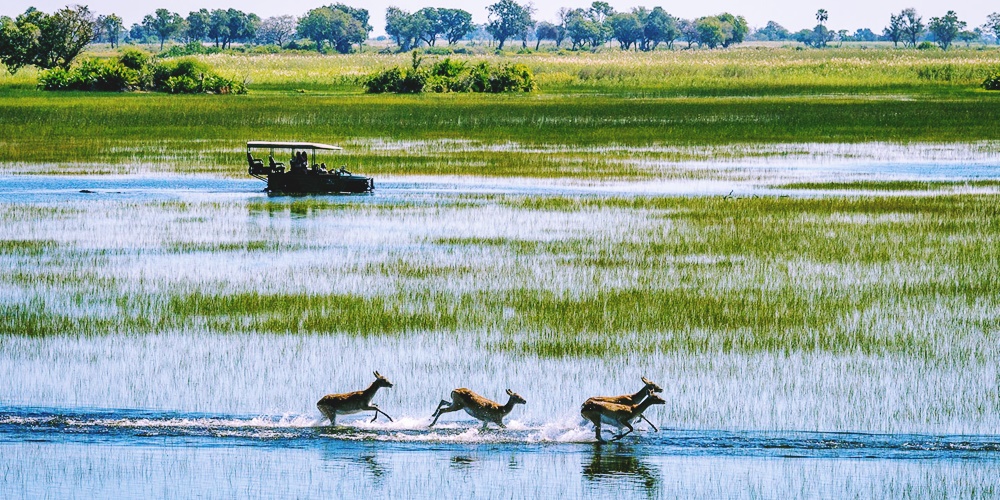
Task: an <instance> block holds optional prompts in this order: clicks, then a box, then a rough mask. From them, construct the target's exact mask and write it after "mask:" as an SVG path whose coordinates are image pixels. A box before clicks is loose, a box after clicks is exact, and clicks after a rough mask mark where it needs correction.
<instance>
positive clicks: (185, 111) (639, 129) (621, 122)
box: [0, 48, 1000, 178]
mask: <svg viewBox="0 0 1000 500" xmlns="http://www.w3.org/2000/svg"><path fill="white" fill-rule="evenodd" d="M203 57H204V59H205V60H206V61H207V62H208V63H209V64H211V65H212V66H213V67H215V68H216V69H217V70H218V71H220V73H222V74H225V75H229V76H234V75H236V74H240V75H246V77H247V78H249V79H250V80H252V81H253V82H255V83H256V85H257V88H258V92H256V93H255V94H254V95H250V96H172V95H160V94H96V93H80V92H69V93H49V92H44V93H43V92H40V91H34V90H29V89H25V86H24V85H23V83H24V81H26V80H25V79H26V78H28V76H24V75H22V74H21V73H18V75H17V76H15V77H10V76H8V77H4V78H3V79H0V137H3V138H4V140H3V141H0V158H2V159H3V160H2V163H3V165H4V166H5V167H6V169H7V171H10V172H44V173H60V172H63V173H77V172H97V173H101V172H111V173H114V172H126V173H127V172H131V171H183V172H213V173H221V174H228V175H241V174H242V172H243V169H242V168H241V167H242V161H241V158H242V156H241V153H240V150H241V147H242V145H243V143H244V142H245V141H246V140H250V139H262V138H267V139H272V140H313V141H321V142H336V143H346V144H348V145H353V146H355V147H354V148H352V149H351V150H350V151H349V153H350V154H349V155H347V156H345V157H343V158H342V161H343V162H344V163H347V164H349V165H350V166H352V167H354V168H358V167H360V168H363V169H364V170H365V171H366V172H368V173H372V174H377V175H384V174H459V175H467V174H474V175H494V176H542V177H554V176H558V177H565V176H570V177H588V178H606V177H616V176H617V177H643V176H648V175H649V172H648V171H642V169H637V168H634V165H635V164H636V163H637V162H640V161H642V160H652V161H675V160H684V159H690V158H691V156H690V155H689V154H685V153H684V152H679V153H678V152H674V153H670V154H663V153H661V154H650V153H638V152H634V151H628V150H622V149H620V150H618V152H615V153H610V154H609V153H608V152H607V151H602V150H601V149H600V148H610V149H614V148H648V147H650V146H653V147H660V148H665V147H698V146H702V147H719V146H725V145H754V146H756V145H761V144H784V143H871V142H880V143H902V144H910V143H919V142H933V143H948V142H960V143H970V142H973V143H974V142H981V141H993V140H995V138H996V137H998V136H1000V125H998V124H1000V100H998V99H996V98H995V97H996V96H995V95H994V94H992V93H989V92H986V91H982V90H980V89H978V87H977V85H978V83H979V81H981V79H982V78H983V75H985V74H986V73H987V72H989V71H990V70H991V69H992V68H995V67H997V66H1000V51H996V50H955V51H949V52H947V53H943V52H940V53H938V52H930V53H928V52H926V51H920V52H918V51H900V50H888V49H880V50H861V49H836V50H830V51H815V50H806V51H797V50H791V49H783V48H768V49H760V48H742V49H738V50H729V51H671V52H667V51H660V52H655V53H651V54H635V53H622V52H606V53H598V54H589V53H584V54H577V53H570V54H567V55H558V54H530V55H517V56H513V55H504V56H497V55H492V56H458V57H459V58H462V57H469V58H482V57H486V58H488V59H491V60H493V59H496V60H497V61H499V60H500V59H503V60H512V61H515V62H518V63H523V64H526V65H528V66H531V67H532V69H533V71H535V73H536V74H537V75H539V80H540V82H541V83H540V85H541V87H542V89H543V91H542V92H541V93H537V94H534V95H516V96H474V95H421V96H385V95H364V94H361V89H360V87H357V86H356V85H355V84H354V83H353V81H354V79H356V78H357V77H358V76H359V75H363V74H365V73H366V72H370V71H374V70H376V69H378V68H381V67H384V66H387V65H395V64H400V62H401V58H403V57H404V56H403V55H379V54H373V53H363V54H357V55H348V56H319V55H298V54H282V55H260V56H249V55H211V56H203ZM28 73H30V72H28ZM28 73H25V75H27V74H28ZM299 91H301V92H299ZM385 141H403V142H406V141H411V142H413V141H416V142H423V143H436V144H439V145H441V144H444V143H442V142H440V141H473V142H477V143H480V144H482V145H484V147H482V148H479V149H466V150H457V151H456V150H454V149H453V148H448V147H440V148H437V149H434V148H431V149H427V148H423V149H422V150H417V151H411V150H409V149H407V148H396V149H381V148H379V147H377V145H378V144H379V143H382V142H385ZM498 147H500V148H498ZM536 148H544V149H545V150H546V151H547V152H548V154H544V155H543V154H538V153H537V152H536V151H535V149H536ZM588 148H598V149H595V150H588ZM560 149H561V151H559V150H560ZM338 160H340V159H338ZM334 161H337V160H334Z"/></svg>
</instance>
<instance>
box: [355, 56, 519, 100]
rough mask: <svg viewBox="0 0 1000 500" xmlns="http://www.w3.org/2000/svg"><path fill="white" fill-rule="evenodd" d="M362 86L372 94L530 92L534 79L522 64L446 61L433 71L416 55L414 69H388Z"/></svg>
mask: <svg viewBox="0 0 1000 500" xmlns="http://www.w3.org/2000/svg"><path fill="white" fill-rule="evenodd" d="M361 84H362V85H363V86H364V87H365V91H366V92H368V93H369V94H380V93H385V92H393V93H397V94H410V93H418V92H424V91H428V92H492V93H500V92H531V91H532V90H534V89H535V78H534V75H533V74H532V73H531V70H530V69H528V67H527V66H525V65H523V64H501V65H500V66H497V67H492V66H490V64H489V63H487V62H480V63H478V64H475V65H472V66H470V65H468V64H466V63H464V62H460V61H452V60H451V59H450V58H445V59H443V60H441V61H438V62H437V63H435V64H434V65H433V66H431V68H430V69H422V68H420V60H419V59H417V58H416V56H414V62H413V67H412V68H407V69H402V68H399V67H394V68H389V69H386V70H383V71H380V72H378V73H375V74H372V75H369V76H368V77H366V78H364V79H362V81H361Z"/></svg>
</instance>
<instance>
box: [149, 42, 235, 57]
mask: <svg viewBox="0 0 1000 500" xmlns="http://www.w3.org/2000/svg"><path fill="white" fill-rule="evenodd" d="M218 52H221V51H220V50H219V49H217V48H215V47H206V46H205V45H203V44H202V43H201V42H199V41H191V42H188V43H186V44H184V45H174V46H173V47H170V48H169V49H167V50H166V51H165V52H163V53H162V54H160V56H161V57H182V56H195V55H200V54H215V53H218Z"/></svg>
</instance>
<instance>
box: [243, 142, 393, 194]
mask: <svg viewBox="0 0 1000 500" xmlns="http://www.w3.org/2000/svg"><path fill="white" fill-rule="evenodd" d="M342 149H343V148H340V147H338V146H331V145H329V144H320V143H316V142H267V141H249V142H247V163H248V164H249V167H248V169H247V171H248V172H249V173H250V175H251V176H253V177H255V178H257V179H260V180H262V181H264V182H266V183H267V188H266V189H265V191H267V192H268V193H287V194H299V193H369V192H371V191H372V190H374V189H375V181H374V180H373V179H372V178H371V177H365V176H363V175H356V174H352V173H351V172H348V171H347V169H346V168H345V167H340V168H327V166H326V163H317V161H316V152H317V151H342ZM255 150H267V151H268V155H267V158H266V159H261V158H257V157H255V156H254V151H255ZM275 151H279V152H290V154H288V153H286V154H287V155H288V163H287V166H286V163H285V162H279V161H275V159H274V154H275ZM282 158H284V156H282Z"/></svg>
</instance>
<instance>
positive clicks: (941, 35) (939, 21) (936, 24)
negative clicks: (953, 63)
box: [927, 10, 966, 50]
mask: <svg viewBox="0 0 1000 500" xmlns="http://www.w3.org/2000/svg"><path fill="white" fill-rule="evenodd" d="M965 26H966V24H965V21H959V19H958V14H955V11H953V10H949V11H948V13H946V14H945V15H944V17H932V18H931V20H930V23H928V24H927V27H928V29H930V31H931V33H933V34H934V40H935V41H936V42H937V44H938V45H939V46H941V49H942V50H948V47H950V46H951V42H953V41H955V39H956V38H958V34H959V33H960V32H961V31H962V30H963V29H965Z"/></svg>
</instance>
